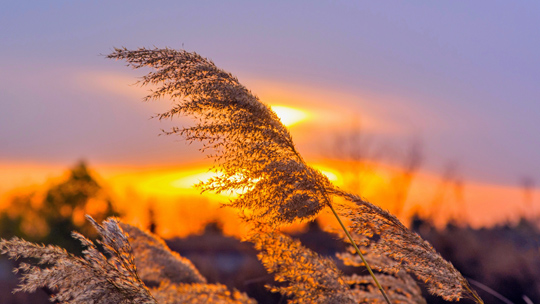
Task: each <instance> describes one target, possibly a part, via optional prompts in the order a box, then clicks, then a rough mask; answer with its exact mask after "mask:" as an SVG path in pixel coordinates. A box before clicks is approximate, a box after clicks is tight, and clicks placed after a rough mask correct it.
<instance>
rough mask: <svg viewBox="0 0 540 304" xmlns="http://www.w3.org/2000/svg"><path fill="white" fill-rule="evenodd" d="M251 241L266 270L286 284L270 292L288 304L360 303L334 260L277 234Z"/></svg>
mask: <svg viewBox="0 0 540 304" xmlns="http://www.w3.org/2000/svg"><path fill="white" fill-rule="evenodd" d="M248 240H249V241H250V242H253V243H254V245H255V249H257V250H259V254H258V257H259V259H260V260H261V262H262V263H263V265H264V267H265V268H266V270H267V271H268V272H271V273H274V277H275V280H276V281H277V282H281V283H286V286H279V287H276V286H271V287H269V288H270V290H271V291H272V292H280V293H281V294H283V295H284V296H287V297H289V298H290V301H289V303H293V304H295V303H321V304H322V303H328V304H331V303H351V304H352V303H357V302H355V301H354V298H353V297H352V294H351V293H350V288H349V285H347V283H346V282H345V280H344V278H343V275H342V274H341V272H340V271H339V269H338V268H337V266H336V265H335V264H334V262H333V261H332V260H331V259H328V258H324V257H321V256H319V255H318V254H317V253H315V252H313V251H311V250H309V249H307V248H305V247H304V246H302V245H301V244H300V242H299V241H295V240H293V239H292V238H290V237H288V236H286V235H284V234H281V233H278V232H256V233H253V234H252V235H251V236H250V237H249V238H248Z"/></svg>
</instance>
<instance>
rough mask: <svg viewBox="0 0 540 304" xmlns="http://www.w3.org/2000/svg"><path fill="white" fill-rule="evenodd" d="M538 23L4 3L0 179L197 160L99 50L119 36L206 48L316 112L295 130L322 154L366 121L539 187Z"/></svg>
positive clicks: (320, 5)
mask: <svg viewBox="0 0 540 304" xmlns="http://www.w3.org/2000/svg"><path fill="white" fill-rule="evenodd" d="M539 28H540V3H538V2H536V1H520V2H508V1H462V2H459V1H446V2H442V1H437V2H426V1H406V2H404V1H400V2H397V1H396V2H386V1H384V2H383V1H369V2H368V1H354V2H353V1H271V2H270V1H268V2H262V1H227V2H224V1H152V2H148V1H129V2H127V1H2V2H1V3H0V180H2V182H3V183H4V185H3V186H2V187H0V191H2V190H4V191H5V190H6V188H8V187H10V186H12V185H16V184H17V183H23V182H28V181H34V179H33V178H32V174H37V175H39V174H41V173H38V171H39V172H49V171H50V170H49V171H48V169H46V168H57V167H67V166H69V165H72V164H73V163H75V162H76V161H77V160H79V159H85V160H86V161H87V162H88V163H89V164H90V165H91V166H92V165H95V166H97V167H102V168H108V167H111V166H113V167H114V166H116V168H133V167H139V168H140V167H144V168H154V167H159V168H164V167H174V168H177V167H182V166H186V165H188V164H190V165H192V164H194V163H197V162H201V161H202V159H203V157H202V156H201V155H200V154H199V152H198V151H197V148H196V147H193V146H188V145H185V144H184V143H183V142H182V140H181V139H180V138H173V137H166V136H157V135H158V134H159V133H160V130H161V129H167V128H169V127H170V126H173V125H182V124H185V123H188V120H185V119H179V120H177V121H174V122H159V121H157V120H155V119H154V120H153V119H149V118H150V117H151V116H152V115H154V114H156V113H159V112H162V111H165V110H167V109H168V108H169V107H170V102H167V101H161V102H151V103H143V102H142V101H141V100H142V98H143V97H144V95H145V94H146V93H147V92H148V89H147V88H140V87H137V86H135V85H134V83H135V82H136V80H137V77H140V76H142V75H143V74H142V73H141V72H140V71H133V70H131V69H129V68H127V67H125V64H124V63H123V62H115V61H112V60H107V59H105V55H107V54H108V53H110V52H112V50H113V49H114V47H127V48H131V49H133V48H137V47H149V48H152V47H160V48H161V47H170V48H184V49H186V50H188V51H195V52H197V53H199V54H201V55H203V56H205V57H208V58H210V59H212V60H213V61H214V62H215V63H216V65H217V66H219V67H221V68H223V69H225V70H227V71H229V72H231V73H233V74H234V75H236V76H238V78H239V79H240V81H241V82H242V83H243V84H244V85H245V86H246V87H248V88H249V89H251V90H252V91H253V92H254V93H255V94H256V95H257V96H259V97H260V98H261V100H262V101H263V102H265V103H268V104H270V105H282V106H289V107H293V108H296V109H299V110H302V111H304V112H305V113H307V114H308V115H307V118H306V119H304V121H303V122H301V123H298V124H296V125H294V126H291V132H292V134H293V137H294V138H295V140H296V142H297V145H298V146H299V148H300V151H301V153H303V154H305V155H308V156H309V157H312V158H313V159H317V158H321V157H328V151H330V150H331V148H332V147H331V145H332V143H331V142H332V140H331V138H332V135H333V134H334V135H335V134H338V133H344V134H345V133H347V132H350V130H351V129H354V128H358V127H360V128H361V130H362V134H364V135H365V136H366V137H368V138H370V139H371V142H375V144H373V145H378V146H381V147H392V148H389V149H388V150H392V149H394V150H396V151H401V150H403V149H405V148H403V147H406V146H407V144H408V143H410V142H419V143H421V150H422V155H423V162H422V170H424V171H425V172H428V173H432V174H442V172H443V171H444V170H445V168H446V167H448V166H449V164H452V165H453V166H455V167H456V168H457V169H456V170H458V172H459V175H460V177H461V178H462V179H463V180H464V181H466V182H470V183H482V184H489V185H499V186H500V187H519V186H520V185H521V184H522V183H523V181H524V180H528V181H529V183H532V184H533V185H537V184H536V181H540V153H538V151H540V139H539V136H538V130H539V129H540V86H539V85H538V84H539V83H540V56H538V54H540V31H538V29H539ZM396 154H398V155H399V154H400V152H396ZM391 159H392V157H386V158H385V161H388V162H390V163H391V162H392V161H395V160H391ZM2 167H3V170H2V169H1V168H2ZM23 168H24V169H23ZM32 168H34V169H35V170H32ZM36 168H41V169H39V170H38V169H36ZM43 168H45V169H43ZM104 170H105V169H104ZM118 170H120V169H118ZM118 170H117V171H118ZM1 171H4V174H3V175H2V173H1ZM14 172H15V173H14Z"/></svg>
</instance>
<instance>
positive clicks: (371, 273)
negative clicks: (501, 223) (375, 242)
mask: <svg viewBox="0 0 540 304" xmlns="http://www.w3.org/2000/svg"><path fill="white" fill-rule="evenodd" d="M328 205H329V206H330V210H332V212H333V213H334V215H335V216H336V219H337V220H338V222H339V224H340V225H341V228H342V229H343V231H345V234H346V235H347V237H348V238H349V241H351V244H352V245H353V247H354V249H355V250H356V253H357V254H358V255H359V256H360V258H361V259H362V262H364V265H366V268H367V270H368V271H369V274H370V275H371V277H372V278H373V281H375V284H376V285H377V288H379V291H380V292H381V294H382V295H383V297H384V299H385V300H386V303H388V304H391V303H390V299H388V296H387V295H386V292H384V289H383V288H382V286H381V284H380V283H379V281H378V280H377V278H376V277H375V274H374V273H373V270H371V267H369V264H368V263H367V261H366V259H365V258H364V255H363V254H362V252H360V249H358V246H356V243H355V242H354V240H353V238H352V236H351V234H350V233H349V231H348V230H347V228H346V227H345V225H344V224H343V222H342V221H341V219H340V218H339V215H338V214H337V212H336V210H335V209H334V207H333V206H332V204H328Z"/></svg>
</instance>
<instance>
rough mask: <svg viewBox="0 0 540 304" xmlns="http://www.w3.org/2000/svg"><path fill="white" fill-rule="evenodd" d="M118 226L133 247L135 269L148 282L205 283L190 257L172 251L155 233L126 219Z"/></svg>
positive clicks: (154, 283) (153, 284) (155, 283)
mask: <svg viewBox="0 0 540 304" xmlns="http://www.w3.org/2000/svg"><path fill="white" fill-rule="evenodd" d="M120 226H121V227H122V230H124V232H125V233H126V234H127V235H128V240H129V243H130V244H131V248H133V256H134V260H135V266H137V273H138V274H139V277H140V278H141V280H142V281H143V282H144V283H145V284H146V285H147V286H159V285H160V284H161V283H162V282H170V283H173V284H175V283H206V279H205V278H204V277H203V276H202V275H201V274H200V273H199V271H198V270H197V269H196V268H195V266H194V265H193V264H192V263H191V261H190V260H188V259H186V258H184V257H182V256H180V255H179V254H178V253H176V252H173V251H171V250H170V249H169V247H167V245H166V244H165V242H164V241H163V240H162V239H161V238H159V237H158V236H156V235H153V234H151V233H149V232H145V231H142V230H141V229H139V228H137V227H135V226H131V225H129V224H126V223H120Z"/></svg>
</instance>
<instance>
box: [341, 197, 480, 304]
mask: <svg viewBox="0 0 540 304" xmlns="http://www.w3.org/2000/svg"><path fill="white" fill-rule="evenodd" d="M336 194H337V195H339V196H341V197H343V198H345V199H347V200H349V201H350V202H352V203H354V205H352V206H351V205H342V206H341V207H340V208H338V210H339V211H340V213H341V214H342V215H343V216H345V217H347V218H349V219H351V221H352V225H351V230H352V231H353V232H354V233H355V234H358V235H364V236H367V237H368V238H371V237H373V236H377V238H378V239H377V240H368V241H367V242H368V244H369V249H370V253H372V254H376V255H383V256H388V257H390V258H392V259H393V260H394V261H396V262H397V263H392V264H388V265H387V267H386V270H387V271H389V270H391V269H390V268H393V269H394V271H398V270H399V269H405V270H406V271H407V272H409V273H412V274H414V275H415V276H416V277H417V278H418V279H419V280H421V281H422V282H424V283H425V285H426V287H427V289H428V291H429V292H430V293H431V294H434V295H438V296H440V297H442V298H443V299H445V300H447V301H457V300H459V299H461V298H462V297H468V298H471V299H472V300H474V301H476V302H477V303H483V302H482V300H481V299H480V297H479V296H478V294H477V293H476V292H475V291H474V290H473V289H472V288H471V286H470V285H469V283H468V282H467V280H466V279H465V278H464V277H463V275H462V274H461V273H460V272H459V271H457V270H456V269H455V268H454V266H453V265H452V263H450V262H448V261H446V260H445V259H443V258H442V257H441V255H440V254H438V253H437V252H436V251H435V249H433V247H432V246H431V245H430V244H429V243H428V242H427V241H425V240H423V239H422V238H421V237H420V236H418V234H416V233H414V232H412V231H410V230H409V229H407V227H405V226H404V225H403V224H402V223H401V222H400V221H399V220H398V219H397V218H396V217H395V216H393V215H391V214H390V213H388V212H386V211H384V210H382V209H381V208H379V207H377V206H374V205H373V204H370V203H368V202H366V201H364V200H362V199H361V198H360V197H358V196H356V195H352V194H349V193H346V192H342V191H337V192H336Z"/></svg>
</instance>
